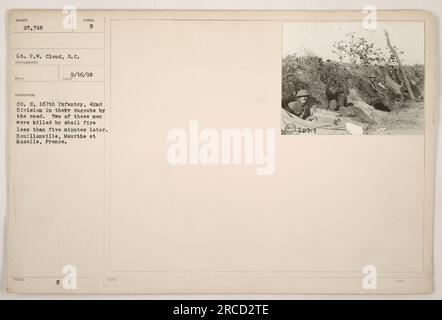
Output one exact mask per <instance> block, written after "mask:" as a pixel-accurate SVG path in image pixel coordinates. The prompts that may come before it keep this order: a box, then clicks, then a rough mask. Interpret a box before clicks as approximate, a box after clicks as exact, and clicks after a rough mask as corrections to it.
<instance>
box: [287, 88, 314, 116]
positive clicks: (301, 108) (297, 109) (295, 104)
mask: <svg viewBox="0 0 442 320" xmlns="http://www.w3.org/2000/svg"><path fill="white" fill-rule="evenodd" d="M309 100H310V94H309V92H308V91H307V90H304V89H302V90H299V91H298V93H296V101H292V102H290V103H289V104H288V111H289V112H290V113H292V114H294V115H295V116H297V117H300V118H301V119H307V118H308V117H310V115H311V110H310V108H311V107H312V102H311V101H309Z"/></svg>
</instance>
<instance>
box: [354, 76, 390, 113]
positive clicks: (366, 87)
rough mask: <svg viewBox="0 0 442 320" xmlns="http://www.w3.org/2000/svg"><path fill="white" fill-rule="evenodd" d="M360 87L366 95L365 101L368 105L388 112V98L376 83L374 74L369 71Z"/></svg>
mask: <svg viewBox="0 0 442 320" xmlns="http://www.w3.org/2000/svg"><path fill="white" fill-rule="evenodd" d="M361 89H362V91H363V92H364V93H365V96H366V97H367V100H368V101H366V102H367V103H368V104H369V105H371V106H373V107H374V108H375V109H378V110H382V111H387V112H390V111H391V110H390V108H389V107H388V106H387V103H388V99H387V96H386V95H385V93H383V92H382V89H381V88H380V86H379V85H378V84H377V83H376V74H374V73H371V74H370V75H369V76H368V80H363V81H362V84H361Z"/></svg>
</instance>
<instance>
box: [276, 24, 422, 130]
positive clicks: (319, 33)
mask: <svg viewBox="0 0 442 320" xmlns="http://www.w3.org/2000/svg"><path fill="white" fill-rule="evenodd" d="M424 34H425V31H424V23H423V22H418V21H413V22H405V21H404V22H402V21H394V22H392V21H391V22H390V21H389V22H386V21H378V22H377V23H376V25H375V27H374V28H367V26H366V25H364V24H363V22H362V21H360V22H354V21H353V22H345V21H344V22H342V21H339V22H337V21H333V22H332V21H329V22H324V21H323V22H320V23H319V22H287V23H285V24H284V25H283V48H282V97H281V107H282V109H281V134H283V135H299V134H332V135H334V134H344V135H345V134H347V135H422V134H423V133H424V127H425V124H424V100H425V92H424V78H425V50H424V48H425V44H424Z"/></svg>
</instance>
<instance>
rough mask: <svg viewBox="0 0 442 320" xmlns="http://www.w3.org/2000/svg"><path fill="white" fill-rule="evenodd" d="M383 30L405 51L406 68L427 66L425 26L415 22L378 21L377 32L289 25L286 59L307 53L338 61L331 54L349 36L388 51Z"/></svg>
mask: <svg viewBox="0 0 442 320" xmlns="http://www.w3.org/2000/svg"><path fill="white" fill-rule="evenodd" d="M384 29H385V30H387V31H388V33H389V36H390V42H391V44H392V45H393V46H397V47H398V48H399V49H400V50H402V51H404V54H403V55H401V61H402V62H403V63H404V64H424V23H423V22H416V21H413V22H379V21H378V22H377V28H376V29H375V30H366V29H364V28H363V25H362V23H361V22H324V21H322V22H288V23H285V24H284V27H283V56H285V55H287V54H289V53H297V54H298V55H305V49H308V50H310V51H312V52H314V53H315V54H316V55H317V56H319V57H322V58H323V59H331V60H338V57H337V55H335V54H334V53H332V50H333V43H334V42H337V41H340V40H345V38H346V37H345V35H346V34H347V33H349V32H355V35H356V37H365V38H366V39H367V40H368V41H372V42H374V44H375V47H378V48H380V49H383V50H384V49H385V50H386V47H387V42H386V40H385V35H384ZM386 52H387V51H386ZM388 53H389V52H388Z"/></svg>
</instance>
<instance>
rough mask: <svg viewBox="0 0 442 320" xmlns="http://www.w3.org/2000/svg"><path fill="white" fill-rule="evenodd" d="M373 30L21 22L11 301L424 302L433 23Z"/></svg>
mask: <svg viewBox="0 0 442 320" xmlns="http://www.w3.org/2000/svg"><path fill="white" fill-rule="evenodd" d="M375 22H376V23H377V25H376V26H374V28H371V27H373V25H370V24H369V26H368V27H367V25H365V24H364V23H367V19H366V16H365V14H364V13H363V12H283V11H281V12H278V11H272V12H241V11H217V12H215V11H211V12H205V11H195V12H193V11H182V12H178V11H74V10H71V11H69V10H68V11H66V12H62V11H56V10H53V11H51V10H14V11H11V12H10V13H9V33H8V37H9V40H8V46H9V47H8V53H9V61H8V64H9V65H8V71H9V75H8V81H9V82H8V88H9V102H8V103H9V128H8V130H9V156H8V167H9V229H8V289H9V291H10V292H17V293H277V294H289V293H331V294H333V293H337V294H343V293H357V294H393V293H395V294H396V293H399V294H416V293H430V292H431V291H432V288H433V207H434V205H433V202H434V166H435V161H434V156H435V130H436V128H435V123H436V119H437V118H436V109H437V104H436V97H437V95H436V88H437V83H436V74H435V72H434V71H435V70H437V68H438V64H437V63H438V61H436V55H435V54H434V53H435V48H436V47H437V45H436V42H435V41H436V38H435V26H434V23H435V22H434V18H433V17H432V16H431V15H430V14H428V13H426V12H423V11H382V12H377V16H376V21H375ZM368 23H373V21H368ZM370 28H371V29H370ZM409 37H412V38H413V39H414V40H413V42H412V43H410V41H409V39H408V40H407V38H409ZM387 39H388V40H389V41H390V42H387ZM389 45H390V46H391V49H390V46H389ZM349 48H352V49H351V50H350V49H349ZM357 48H362V50H359V51H357V52H356V54H355V50H356V49H357ZM353 49H354V50H353ZM310 103H311V104H310Z"/></svg>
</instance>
